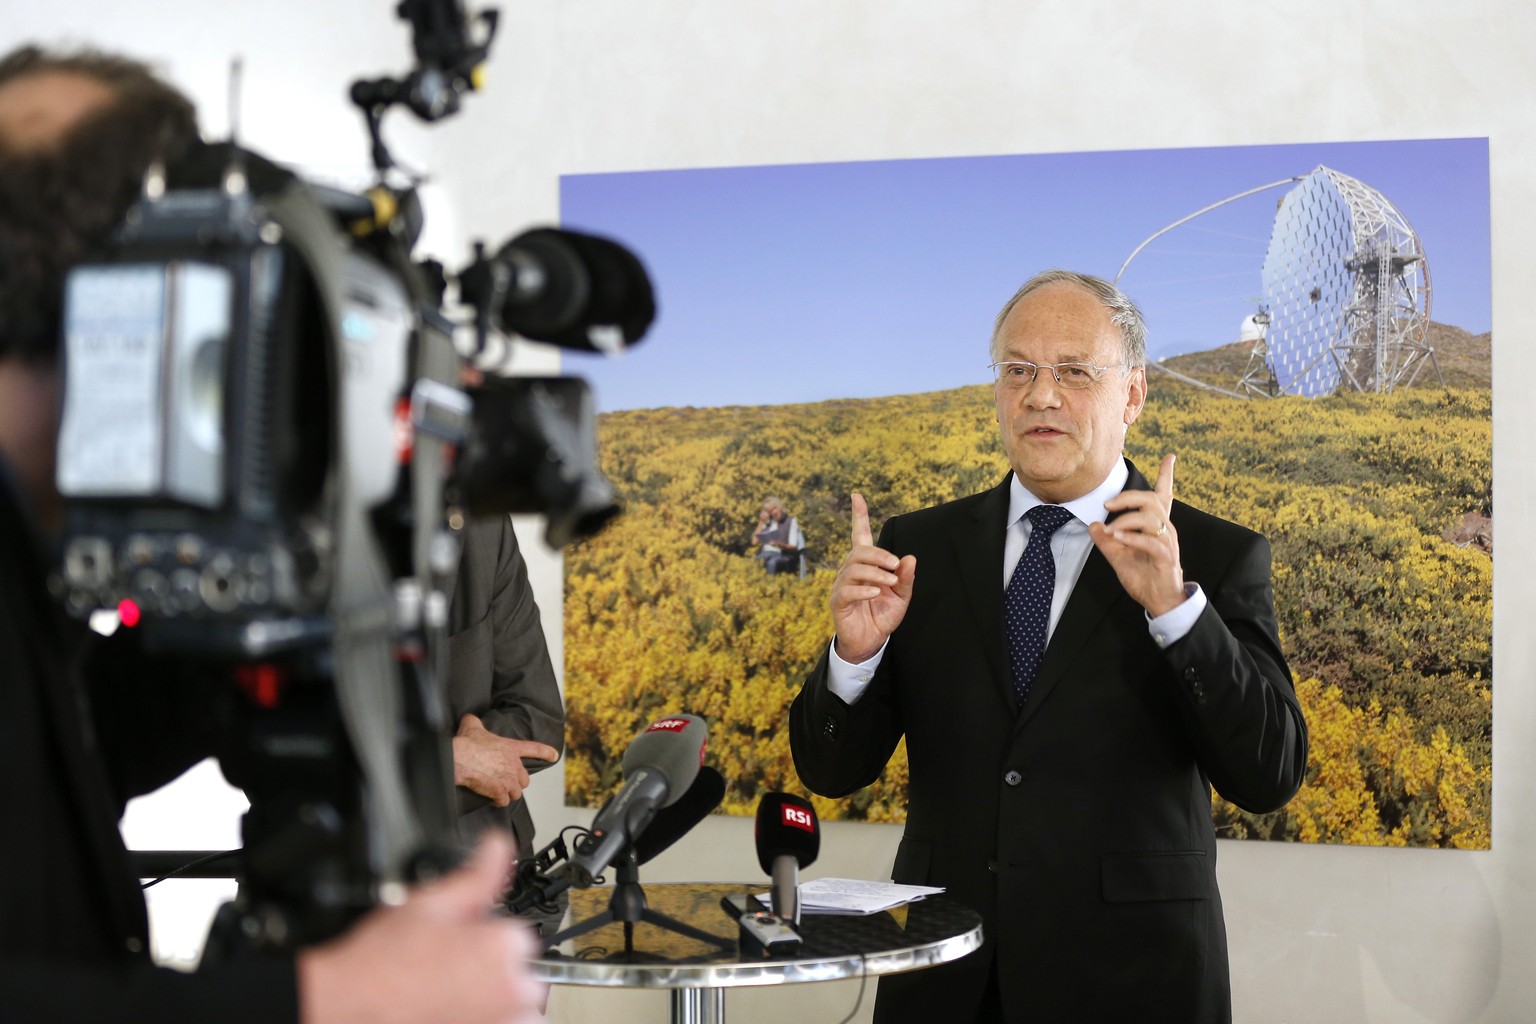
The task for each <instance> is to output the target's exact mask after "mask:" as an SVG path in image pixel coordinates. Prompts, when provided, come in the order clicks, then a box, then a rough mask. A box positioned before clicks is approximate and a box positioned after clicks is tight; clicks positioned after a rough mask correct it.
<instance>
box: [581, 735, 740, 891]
mask: <svg viewBox="0 0 1536 1024" xmlns="http://www.w3.org/2000/svg"><path fill="white" fill-rule="evenodd" d="M708 743H709V726H707V725H705V724H704V719H702V718H700V717H698V716H697V715H668V716H667V717H666V718H661V719H657V720H656V721H654V722H652V723H651V724H650V725H648V726H646V729H645V731H644V732H642V733H641V734H640V735H639V736H636V737H635V739H634V740H633V741H631V743H630V744H629V749H628V750H626V751H624V786H623V788H622V789H620V790H619V791H618V793H616V794H615V795H614V797H613V799H611V800H609V801H608V802H607V803H606V804H604V805H603V808H602V810H600V811H598V812H597V817H596V818H595V819H593V821H592V829H591V835H590V836H588V837H587V839H586V840H585V841H584V842H582V843H580V844H578V849H577V850H576V851H575V853H574V854H573V855H572V857H571V859H570V862H569V864H568V865H567V868H568V869H569V872H568V876H569V877H570V879H571V884H573V885H576V886H578V887H579V888H583V889H585V888H586V887H587V886H589V885H591V884H592V881H593V879H594V878H595V877H596V876H597V875H598V874H600V873H601V872H602V870H603V869H604V868H606V867H607V866H608V865H609V864H611V863H613V861H614V859H615V858H616V857H618V855H619V854H620V853H622V852H623V851H624V848H625V847H627V846H629V845H630V844H632V843H634V841H635V840H636V839H638V838H639V836H640V834H641V833H642V832H644V831H645V829H646V827H647V826H648V825H650V823H651V819H652V818H654V817H655V816H656V812H657V811H658V810H660V809H661V808H663V807H670V806H671V805H672V804H675V803H677V802H678V801H679V800H681V799H682V798H683V796H684V795H685V794H686V793H687V792H688V791H689V789H690V788H691V787H692V786H693V782H694V779H695V778H697V777H698V774H699V769H700V768H701V767H702V766H703V763H704V749H705V747H706V746H707V745H708ZM684 831H686V829H685V830H684ZM664 845H665V844H664ZM656 852H660V848H659V847H658V848H657V851H656Z"/></svg>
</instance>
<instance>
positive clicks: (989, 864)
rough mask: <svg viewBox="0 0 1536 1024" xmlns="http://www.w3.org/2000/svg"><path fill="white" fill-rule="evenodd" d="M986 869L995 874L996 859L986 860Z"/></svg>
mask: <svg viewBox="0 0 1536 1024" xmlns="http://www.w3.org/2000/svg"><path fill="white" fill-rule="evenodd" d="M987 870H988V871H990V872H992V873H993V874H994V875H995V874H997V861H995V860H989V861H987Z"/></svg>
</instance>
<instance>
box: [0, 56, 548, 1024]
mask: <svg viewBox="0 0 1536 1024" xmlns="http://www.w3.org/2000/svg"><path fill="white" fill-rule="evenodd" d="M196 138H197V131H196V125H195V120H194V113H193V109H192V106H191V104H190V102H189V101H188V100H187V99H186V98H185V97H183V96H181V95H180V94H179V93H178V92H176V91H175V90H174V89H172V88H170V87H169V86H167V85H166V84H164V83H163V82H161V81H159V80H158V79H156V78H155V77H154V75H153V74H151V73H150V72H149V70H148V69H147V68H146V67H145V66H144V65H142V64H139V63H136V62H134V61H130V60H125V59H120V58H116V57H110V56H106V55H101V54H96V53H79V54H70V55H56V54H49V53H46V52H44V51H41V50H38V49H36V48H32V47H26V48H23V49H21V50H18V51H16V52H14V53H12V54H10V55H8V56H5V57H0V820H3V821H5V822H6V823H7V828H6V837H5V839H4V840H3V842H0V1022H10V1021H23V1020H24V1021H27V1022H29V1024H37V1022H51V1021H61V1022H62V1021H71V1022H73V1021H82V1020H90V1021H97V1022H103V1021H119V1020H120V1021H143V1020H157V1021H183V1020H186V1021H193V1020H196V1021H206V1020H218V1021H223V1022H240V1021H263V1022H266V1021H284V1020H302V1021H304V1022H305V1024H330V1022H351V1021H358V1022H362V1021H367V1022H370V1024H383V1022H393V1021H399V1022H405V1021H415V1020H454V1021H464V1022H467V1021H487V1022H489V1021H509V1020H515V1019H518V1018H519V1017H520V1016H522V1015H523V1014H525V1013H529V1012H530V1011H531V1010H532V1009H533V1007H534V1006H535V1004H536V1002H537V1000H538V999H539V997H540V995H541V992H540V986H538V985H537V984H536V983H535V982H534V981H533V979H532V977H531V975H530V974H529V972H528V969H527V965H526V959H527V957H528V956H529V954H530V953H531V951H532V949H533V942H532V939H531V937H530V936H529V934H528V932H527V930H526V929H525V928H524V927H523V926H521V925H519V924H517V923H515V922H512V921H508V920H505V919H499V918H493V917H492V916H491V915H490V908H491V907H492V906H493V904H494V903H495V901H496V900H497V899H498V898H499V897H500V895H501V893H502V891H503V889H504V888H505V885H506V881H507V879H506V867H507V864H508V863H509V861H510V859H511V853H512V850H511V843H510V841H509V840H508V839H507V838H506V837H505V836H504V835H502V834H499V833H493V834H491V835H488V836H487V837H486V838H485V839H484V840H483V841H482V842H481V844H480V845H479V847H478V848H477V850H476V851H475V853H474V855H473V856H472V858H471V859H470V861H469V862H468V863H467V864H466V865H465V866H463V867H462V868H460V869H459V870H458V871H456V872H454V873H453V874H450V875H448V876H446V877H445V878H443V879H441V880H439V881H437V882H434V883H430V884H427V885H422V886H419V887H417V888H415V889H413V890H411V891H410V893H409V894H408V896H407V897H406V898H405V900H404V901H403V902H402V903H401V904H400V905H398V906H392V907H387V908H381V909H377V910H374V911H372V912H371V913H369V914H368V915H366V916H365V917H363V918H362V919H361V920H360V921H359V922H358V923H357V924H356V925H354V926H353V927H352V928H351V929H350V930H349V931H348V932H346V933H345V934H343V935H342V936H341V937H339V938H337V939H334V940H332V941H330V942H327V943H325V944H323V945H320V946H317V947H313V948H310V949H306V950H303V951H301V952H299V953H298V954H297V955H296V956H294V957H293V958H291V959H281V958H278V959H260V960H258V959H254V958H253V959H250V960H246V961H240V962H234V963H231V964H228V965H225V966H221V967H218V968H215V969H211V970H209V971H206V972H202V973H198V974H190V975H189V974H181V973H178V972H175V971H170V970H166V969H161V968H156V967H154V966H153V965H152V963H151V962H150V959H149V953H148V939H147V931H148V927H147V920H146V913H145V907H144V902H143V898H142V895H141V894H140V891H139V888H138V885H137V882H136V880H135V879H134V878H133V877H132V873H131V870H130V868H129V866H128V861H127V856H126V853H125V851H124V849H123V844H122V840H121V837H120V835H119V833H118V830H117V819H118V817H119V816H120V814H121V811H122V808H123V805H124V803H125V801H126V800H127V799H128V798H129V797H131V796H133V795H136V794H138V793H141V792H147V791H148V790H150V789H153V788H155V787H157V786H159V785H161V784H163V783H164V782H166V781H169V779H171V778H172V777H174V776H175V775H176V774H179V773H180V772H181V771H182V770H184V769H185V768H186V767H188V766H190V765H191V764H192V763H194V762H195V761H197V760H200V759H201V758H202V757H204V756H206V755H207V754H208V753H209V752H210V751H209V750H208V749H207V747H208V745H209V742H210V741H209V739H208V736H209V735H210V731H209V730H208V729H206V728H199V727H198V726H199V715H200V714H201V707H200V703H201V702H200V701H199V700H198V699H197V696H198V691H197V687H195V686H192V685H188V681H182V680H177V679H174V678H171V677H170V673H168V672H167V671H166V670H165V669H164V668H163V667H162V668H157V669H155V670H154V671H153V672H151V671H150V670H149V669H148V667H147V666H146V665H145V664H144V663H142V662H141V661H140V660H139V659H138V658H136V657H135V655H134V652H133V651H132V650H131V649H127V648H129V647H130V646H131V644H132V642H133V637H132V636H126V637H125V636H122V635H119V636H118V637H114V638H113V640H112V641H109V642H105V643H101V644H98V643H96V642H95V640H94V639H93V637H92V636H91V634H89V633H88V632H87V631H86V630H85V629H84V628H83V627H81V626H79V625H78V624H77V623H74V622H72V621H70V620H68V619H67V618H66V617H65V616H64V615H63V614H62V613H61V612H60V611H58V610H57V609H56V607H55V605H54V602H53V600H52V599H51V597H50V595H49V593H48V591H47V586H46V582H45V579H46V565H47V564H48V562H49V560H50V556H51V553H52V551H51V549H52V545H53V541H52V538H53V537H54V536H55V534H56V531H57V530H58V528H59V526H60V523H61V517H62V502H61V499H60V497H59V494H58V492H57V490H56V487H55V484H54V473H53V461H54V450H55V435H56V432H57V428H58V422H59V403H60V373H59V367H58V364H57V361H58V337H59V329H60V307H61V292H62V282H63V277H64V273H65V271H66V270H67V269H68V267H69V266H70V265H71V264H72V263H74V262H76V261H78V260H80V259H81V258H82V257H85V256H88V255H89V254H90V253H91V251H92V249H93V247H95V246H96V245H98V244H99V243H100V242H101V241H102V240H103V239H104V238H105V237H106V235H107V233H108V232H109V231H110V230H111V229H112V228H113V227H114V226H115V225H116V224H117V223H118V222H119V221H120V220H121V218H122V217H123V215H124V214H125V212H126V210H127V208H128V206H129V205H130V204H131V202H132V201H133V199H134V198H135V196H136V195H137V193H138V191H139V188H140V184H141V182H142V179H143V177H144V173H145V170H146V168H147V167H148V166H149V165H150V164H151V163H152V162H153V161H155V160H165V161H170V160H173V159H174V158H175V157H176V156H177V155H178V154H179V153H180V152H182V151H184V150H185V149H187V148H188V147H190V146H192V145H193V144H194V143H195V142H196Z"/></svg>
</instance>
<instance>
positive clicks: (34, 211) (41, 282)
mask: <svg viewBox="0 0 1536 1024" xmlns="http://www.w3.org/2000/svg"><path fill="white" fill-rule="evenodd" d="M49 73H55V74H74V75H80V76H83V77H86V78H90V79H93V80H95V81H96V82H99V83H101V84H102V85H105V86H108V87H109V88H110V89H111V90H112V91H113V92H114V93H115V98H114V99H113V101H112V102H111V103H110V104H109V105H107V106H106V107H103V108H102V109H100V110H98V111H96V112H95V113H94V114H92V115H89V116H87V117H86V118H84V119H83V120H81V121H80V123H78V124H76V125H75V126H74V127H73V128H72V129H70V131H69V132H68V133H67V134H66V135H65V136H64V137H63V138H61V139H60V140H59V144H58V145H56V146H52V147H48V148H47V149H42V150H39V149H28V150H26V151H13V150H11V149H8V148H7V146H6V144H5V140H4V138H3V137H0V358H10V357H15V358H19V359H22V360H25V361H28V362H41V361H48V360H51V359H53V358H55V357H56V356H57V353H58V345H59V331H60V319H61V310H62V306H63V290H64V277H65V275H66V274H67V273H68V271H69V268H70V267H71V266H73V265H74V264H76V263H78V262H80V261H81V260H82V259H87V258H89V257H90V256H91V255H92V254H93V253H94V252H96V251H98V250H99V248H100V246H101V245H102V243H103V242H104V241H105V240H106V239H107V237H108V236H109V235H110V234H111V232H112V230H113V228H115V227H116V226H117V225H118V223H119V222H120V221H121V220H122V219H123V215H124V214H125V213H127V211H128V208H129V207H130V206H131V205H132V204H133V202H134V200H135V199H136V198H137V196H138V195H139V192H140V190H141V189H142V187H143V181H144V175H145V172H146V171H147V170H148V169H149V167H150V166H151V165H152V164H154V163H156V162H157V161H158V162H164V163H170V162H172V161H174V160H176V159H177V158H178V157H180V156H181V155H182V154H183V153H185V152H186V151H187V150H188V149H189V148H190V147H191V146H192V145H193V144H194V143H195V142H197V140H198V133H197V115H196V110H195V108H194V107H193V105H192V102H191V101H190V100H189V99H187V97H186V96H184V95H183V94H182V93H181V92H179V91H178V90H177V89H175V88H174V87H172V86H171V85H168V84H167V83H165V82H164V81H162V80H161V79H160V78H159V77H157V76H156V75H155V73H154V72H153V71H151V70H150V68H149V67H148V66H147V65H145V64H143V63H140V62H138V61H135V60H130V59H128V58H124V57H118V56H113V55H110V54H104V53H100V52H98V51H94V50H80V51H75V52H71V53H52V52H49V51H46V50H43V49H41V48H39V47H36V46H25V47H22V48H21V49H19V50H15V51H13V52H11V53H9V54H7V55H5V56H4V57H0V89H3V88H4V87H5V86H6V85H8V84H11V83H13V82H16V81H19V80H21V79H23V78H26V77H29V76H32V75H38V74H49Z"/></svg>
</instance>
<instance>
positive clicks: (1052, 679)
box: [1015, 460, 1152, 728]
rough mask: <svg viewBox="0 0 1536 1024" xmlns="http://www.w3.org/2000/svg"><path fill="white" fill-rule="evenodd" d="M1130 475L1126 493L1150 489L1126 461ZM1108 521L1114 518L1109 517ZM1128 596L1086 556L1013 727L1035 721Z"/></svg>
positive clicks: (1097, 557)
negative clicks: (1113, 612)
mask: <svg viewBox="0 0 1536 1024" xmlns="http://www.w3.org/2000/svg"><path fill="white" fill-rule="evenodd" d="M1126 465H1127V466H1129V468H1130V471H1131V474H1130V476H1129V477H1128V478H1127V479H1126V481H1125V490H1128V491H1147V490H1151V489H1152V488H1151V486H1150V485H1149V484H1148V483H1147V478H1146V477H1144V476H1142V475H1141V473H1140V472H1138V471H1137V469H1136V467H1135V466H1134V465H1131V464H1130V461H1129V460H1127V461H1126ZM1109 518H1110V520H1111V521H1113V520H1114V518H1115V516H1110V517H1109ZM1129 600H1130V595H1128V594H1126V592H1125V588H1124V587H1122V586H1121V585H1120V579H1119V577H1117V576H1116V575H1115V570H1114V569H1113V568H1112V567H1111V566H1110V564H1109V562H1108V560H1106V559H1105V557H1104V556H1103V555H1102V554H1100V553H1099V549H1098V548H1097V547H1095V548H1094V549H1093V550H1092V551H1090V552H1089V553H1088V561H1087V562H1085V563H1084V564H1083V571H1082V574H1081V575H1080V576H1078V578H1077V584H1076V585H1075V586H1074V587H1073V588H1072V596H1071V597H1069V598H1067V605H1066V607H1065V608H1063V609H1062V610H1061V621H1059V622H1057V623H1056V628H1055V630H1053V631H1052V632H1051V639H1050V640H1049V641H1048V642H1047V643H1046V646H1045V654H1044V655H1043V656H1042V657H1041V659H1040V669H1039V671H1038V672H1036V673H1035V681H1034V684H1033V685H1032V686H1031V687H1030V692H1029V700H1028V701H1027V702H1025V705H1024V707H1023V708H1022V709H1021V710H1020V713H1019V719H1018V722H1017V723H1016V725H1015V727H1016V728H1019V727H1022V726H1023V725H1024V723H1025V722H1027V721H1029V720H1030V719H1031V718H1032V717H1034V715H1035V713H1036V712H1037V711H1038V710H1039V709H1040V706H1041V705H1042V704H1044V703H1045V701H1046V698H1047V697H1049V696H1050V694H1051V691H1052V690H1054V689H1055V688H1056V684H1057V683H1059V682H1060V681H1061V680H1062V678H1063V677H1064V676H1065V675H1066V674H1067V672H1068V670H1069V669H1071V668H1072V666H1073V665H1074V664H1076V663H1077V660H1078V655H1079V654H1080V653H1081V652H1082V650H1083V648H1084V647H1085V646H1086V645H1087V643H1088V641H1089V640H1090V639H1092V637H1093V634H1094V631H1095V630H1097V629H1098V627H1099V624H1100V623H1102V622H1103V621H1104V618H1105V616H1107V615H1108V614H1109V611H1110V609H1111V608H1113V607H1114V606H1115V605H1116V604H1118V603H1119V602H1121V601H1129Z"/></svg>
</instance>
